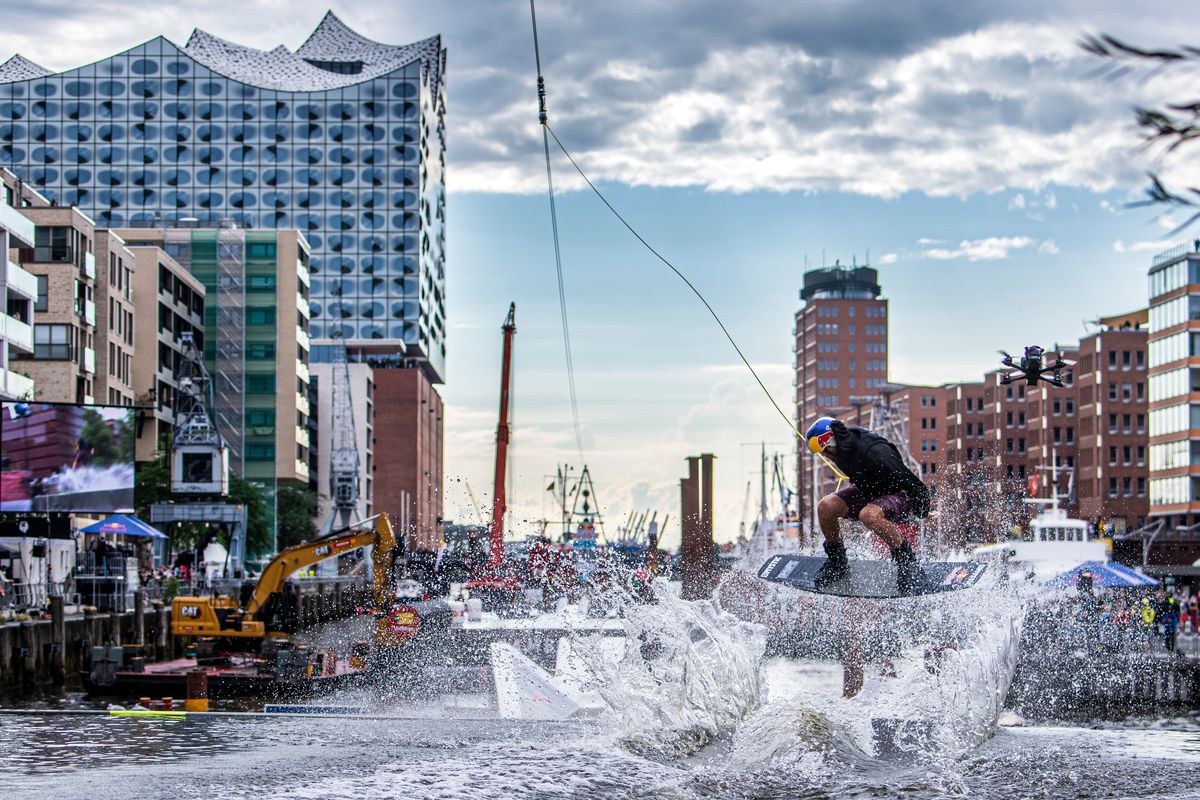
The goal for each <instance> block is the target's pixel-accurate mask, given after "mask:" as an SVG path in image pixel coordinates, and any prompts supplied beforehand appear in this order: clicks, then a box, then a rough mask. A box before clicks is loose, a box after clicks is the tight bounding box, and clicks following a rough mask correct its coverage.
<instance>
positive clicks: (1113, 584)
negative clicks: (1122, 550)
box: [1046, 561, 1158, 589]
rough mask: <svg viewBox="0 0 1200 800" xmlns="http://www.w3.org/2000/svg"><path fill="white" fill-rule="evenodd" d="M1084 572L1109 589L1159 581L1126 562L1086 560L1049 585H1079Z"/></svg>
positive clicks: (1098, 584)
mask: <svg viewBox="0 0 1200 800" xmlns="http://www.w3.org/2000/svg"><path fill="white" fill-rule="evenodd" d="M1084 573H1090V574H1091V575H1092V585H1093V586H1105V587H1108V588H1109V589H1128V588H1131V587H1135V586H1157V585H1158V581H1157V580H1155V579H1154V578H1151V577H1149V576H1146V575H1143V574H1142V573H1140V572H1137V571H1135V570H1132V569H1130V568H1129V567H1127V566H1125V565H1124V564H1117V563H1115V562H1109V563H1107V564H1102V563H1100V562H1099V561H1085V562H1084V563H1082V564H1080V565H1079V566H1077V567H1075V568H1074V569H1072V570H1070V571H1069V572H1064V573H1063V574H1062V575H1059V576H1058V577H1057V578H1054V579H1052V580H1049V581H1047V582H1046V585H1047V586H1078V585H1079V576H1080V575H1082V574H1084Z"/></svg>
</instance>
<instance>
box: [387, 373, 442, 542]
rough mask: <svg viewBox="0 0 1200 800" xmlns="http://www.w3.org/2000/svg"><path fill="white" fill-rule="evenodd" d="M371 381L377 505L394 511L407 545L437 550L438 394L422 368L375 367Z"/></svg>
mask: <svg viewBox="0 0 1200 800" xmlns="http://www.w3.org/2000/svg"><path fill="white" fill-rule="evenodd" d="M374 381H375V427H374V430H375V434H374V440H373V447H374V457H375V464H374V465H373V474H374V484H375V485H374V491H373V496H372V500H373V502H374V506H375V509H376V510H378V511H387V512H389V513H390V514H392V515H393V517H394V519H395V521H396V522H397V524H398V525H399V526H400V529H401V531H402V532H403V534H404V535H405V536H406V537H408V547H409V549H412V550H435V549H437V546H438V541H439V537H440V534H439V530H438V518H439V517H440V516H441V511H442V417H443V409H442V398H441V396H440V395H439V394H438V393H437V391H435V390H434V388H433V384H432V383H431V382H430V380H429V378H428V376H427V375H426V373H425V371H424V370H421V369H375V370H374ZM384 398H386V402H384Z"/></svg>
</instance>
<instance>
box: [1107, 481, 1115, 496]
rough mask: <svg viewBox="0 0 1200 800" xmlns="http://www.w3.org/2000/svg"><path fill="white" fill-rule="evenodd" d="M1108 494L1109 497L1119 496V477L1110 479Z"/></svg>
mask: <svg viewBox="0 0 1200 800" xmlns="http://www.w3.org/2000/svg"><path fill="white" fill-rule="evenodd" d="M1108 496H1109V497H1116V496H1117V479H1116V478H1109V479H1108Z"/></svg>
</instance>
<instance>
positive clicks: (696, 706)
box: [578, 588, 766, 759]
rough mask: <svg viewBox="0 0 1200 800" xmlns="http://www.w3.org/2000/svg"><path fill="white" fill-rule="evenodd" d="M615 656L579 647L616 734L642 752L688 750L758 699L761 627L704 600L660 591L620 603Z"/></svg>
mask: <svg viewBox="0 0 1200 800" xmlns="http://www.w3.org/2000/svg"><path fill="white" fill-rule="evenodd" d="M624 625H625V632H626V636H625V646H624V651H623V652H622V653H621V655H620V657H619V658H612V657H609V658H605V657H604V655H603V651H602V649H601V648H599V647H597V646H595V642H593V643H592V644H591V646H587V645H586V644H585V645H584V646H580V647H579V648H578V653H579V655H580V657H581V658H582V659H583V660H584V661H585V663H586V664H587V665H588V668H589V669H590V671H591V672H592V674H593V675H594V676H595V677H596V679H597V686H598V688H599V691H600V694H601V695H602V696H603V697H604V700H605V701H606V702H607V703H608V705H609V707H610V708H611V709H612V717H613V718H614V719H615V721H616V728H617V740H618V741H619V743H620V744H621V745H623V746H624V747H626V748H627V749H629V750H630V751H632V752H634V753H637V754H639V755H643V756H646V757H652V758H658V759H669V758H676V757H680V756H686V755H690V754H692V753H695V752H696V751H698V750H699V749H701V748H702V747H704V746H705V745H707V744H709V743H710V742H712V741H713V740H714V739H716V738H717V737H719V736H722V735H724V734H727V733H729V732H731V731H733V730H734V729H735V728H736V727H737V726H738V725H739V724H740V723H741V721H742V719H743V718H744V717H745V716H746V714H747V713H749V712H750V711H751V710H752V709H753V708H755V707H756V706H757V705H758V703H759V700H760V696H761V691H762V686H761V679H760V674H759V667H760V663H761V660H762V655H763V652H764V650H765V647H766V637H765V630H764V629H763V628H762V626H760V625H756V624H753V623H747V622H743V621H741V620H739V619H737V618H736V617H734V616H733V615H732V614H728V613H725V612H723V611H721V610H720V609H719V608H717V606H716V605H714V604H713V603H712V602H711V601H706V600H705V601H685V600H682V599H680V598H679V597H677V596H674V595H673V594H671V593H670V592H668V591H664V590H663V589H661V588H660V589H659V591H658V593H657V602H656V603H652V604H629V605H627V606H626V607H625V616H624Z"/></svg>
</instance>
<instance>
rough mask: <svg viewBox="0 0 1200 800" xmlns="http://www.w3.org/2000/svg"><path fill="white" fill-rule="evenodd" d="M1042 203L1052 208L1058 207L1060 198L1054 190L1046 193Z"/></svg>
mask: <svg viewBox="0 0 1200 800" xmlns="http://www.w3.org/2000/svg"><path fill="white" fill-rule="evenodd" d="M1042 205H1043V206H1045V207H1046V208H1049V209H1051V210H1053V209H1055V208H1058V198H1057V197H1056V196H1055V195H1054V192H1047V193H1046V199H1045V200H1043V201H1042Z"/></svg>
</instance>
